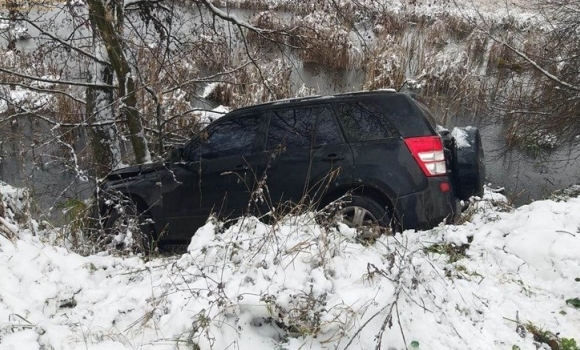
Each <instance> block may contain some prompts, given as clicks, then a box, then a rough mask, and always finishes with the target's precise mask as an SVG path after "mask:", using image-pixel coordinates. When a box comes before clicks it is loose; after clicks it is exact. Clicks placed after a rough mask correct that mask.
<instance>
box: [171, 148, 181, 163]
mask: <svg viewBox="0 0 580 350" xmlns="http://www.w3.org/2000/svg"><path fill="white" fill-rule="evenodd" d="M170 160H171V162H172V163H178V162H181V161H182V160H183V147H178V148H176V149H174V150H173V151H171V158H170Z"/></svg>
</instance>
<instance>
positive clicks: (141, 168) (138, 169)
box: [106, 162, 166, 180]
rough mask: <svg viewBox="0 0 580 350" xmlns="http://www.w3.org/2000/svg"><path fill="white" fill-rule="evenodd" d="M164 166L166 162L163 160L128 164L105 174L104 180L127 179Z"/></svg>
mask: <svg viewBox="0 0 580 350" xmlns="http://www.w3.org/2000/svg"><path fill="white" fill-rule="evenodd" d="M165 167H166V164H165V163H163V162H158V163H147V164H140V165H134V166H129V167H126V168H121V169H117V170H113V171H111V172H110V173H109V174H108V175H107V177H106V180H121V179H127V178H130V177H134V176H137V175H141V174H147V173H151V172H154V171H157V170H159V169H162V168H165Z"/></svg>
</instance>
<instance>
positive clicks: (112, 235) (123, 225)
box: [105, 204, 154, 253]
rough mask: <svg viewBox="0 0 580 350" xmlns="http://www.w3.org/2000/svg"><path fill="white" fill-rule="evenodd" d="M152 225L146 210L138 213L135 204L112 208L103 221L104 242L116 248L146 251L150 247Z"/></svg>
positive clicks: (149, 249)
mask: <svg viewBox="0 0 580 350" xmlns="http://www.w3.org/2000/svg"><path fill="white" fill-rule="evenodd" d="M153 232H154V230H153V225H152V222H151V218H150V217H149V215H148V214H147V213H146V212H142V213H138V210H137V208H136V207H135V205H132V204H131V205H125V206H122V207H119V208H115V209H113V210H112V212H111V214H110V215H109V217H108V218H107V221H106V223H105V234H106V236H107V239H106V242H109V244H108V245H109V247H111V248H113V249H118V250H130V251H133V252H142V253H148V252H150V251H151V249H152V242H153Z"/></svg>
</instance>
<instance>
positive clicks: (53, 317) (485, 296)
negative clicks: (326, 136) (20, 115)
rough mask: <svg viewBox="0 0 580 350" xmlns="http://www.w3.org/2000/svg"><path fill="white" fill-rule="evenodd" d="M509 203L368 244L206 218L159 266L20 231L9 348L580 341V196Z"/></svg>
mask: <svg viewBox="0 0 580 350" xmlns="http://www.w3.org/2000/svg"><path fill="white" fill-rule="evenodd" d="M1 191H2V193H3V196H4V201H5V202H6V201H8V202H10V201H12V202H18V200H16V199H14V197H15V195H14V193H16V192H15V191H14V190H12V192H11V190H10V188H9V187H7V186H3V187H2V189H1ZM492 197H495V198H494V200H492ZM503 201H504V198H503V197H502V196H499V195H494V194H491V193H487V195H486V198H485V200H483V201H481V202H478V203H476V204H475V205H474V206H472V210H471V211H470V213H469V215H470V216H471V219H470V220H469V221H468V222H466V223H465V224H463V225H459V226H442V227H438V228H436V229H433V230H430V231H421V232H413V231H406V232H404V233H403V234H402V235H401V234H399V235H397V236H395V237H383V238H381V239H379V240H378V241H377V242H375V243H374V244H371V245H366V246H365V245H361V244H359V243H356V242H355V239H354V238H355V235H356V233H355V232H354V231H353V230H351V229H349V228H347V227H345V226H343V225H338V227H324V226H320V225H318V224H316V222H315V219H314V215H305V216H300V217H290V218H287V219H285V220H283V221H282V222H279V223H278V224H276V225H274V226H269V225H265V224H262V223H260V222H259V221H257V220H256V219H254V218H246V219H244V220H242V221H240V222H239V223H237V224H236V225H234V226H232V227H230V228H229V229H227V230H223V229H220V228H219V224H218V223H216V222H209V223H208V224H207V225H206V226H204V227H203V228H201V229H200V230H199V231H198V232H197V233H196V235H195V236H194V238H193V239H192V242H191V245H190V247H189V252H188V253H187V254H184V255H183V256H179V257H173V258H155V259H152V260H150V261H148V262H145V261H143V260H142V259H141V258H139V257H114V256H106V255H104V254H103V255H101V256H88V257H83V256H79V255H77V254H75V253H72V252H70V251H67V250H65V249H64V248H60V247H55V246H51V245H49V244H47V243H43V240H42V239H40V238H39V237H38V236H33V235H32V234H31V233H30V231H29V230H28V229H25V228H22V227H21V228H20V229H19V232H18V234H19V237H20V238H19V239H18V240H17V242H16V244H13V243H11V242H10V241H8V240H7V239H5V238H4V237H0V278H1V279H0V349H2V350H4V349H152V348H155V349H176V348H178V349H253V350H260V349H327V348H329V349H375V348H377V349H405V348H412V349H518V348H519V349H536V348H537V346H536V345H537V344H538V343H535V342H534V339H533V335H532V334H531V332H530V330H533V329H534V328H533V327H536V328H537V329H540V330H542V331H550V332H552V333H558V336H559V337H560V338H561V339H563V338H566V339H568V340H571V339H575V340H576V341H578V342H580V309H577V308H574V307H573V306H572V305H570V304H567V303H566V300H569V299H574V298H578V297H580V282H578V281H575V279H577V278H579V277H580V199H579V198H569V199H566V200H562V201H558V202H556V201H539V202H535V203H532V204H531V205H527V206H523V207H520V208H518V209H515V210H513V211H511V210H508V207H507V206H506V205H505V204H504V203H503ZM498 203H499V204H498ZM12 206H14V205H12ZM8 214H10V210H8ZM7 218H8V219H10V215H7ZM452 244H453V245H452ZM462 251H463V252H464V253H465V254H462ZM440 253H443V254H440ZM530 325H531V326H530ZM532 326H533V327H532ZM514 346H516V347H514ZM543 346H547V345H545V344H544V345H543ZM544 348H545V347H544ZM572 349H573V348H572Z"/></svg>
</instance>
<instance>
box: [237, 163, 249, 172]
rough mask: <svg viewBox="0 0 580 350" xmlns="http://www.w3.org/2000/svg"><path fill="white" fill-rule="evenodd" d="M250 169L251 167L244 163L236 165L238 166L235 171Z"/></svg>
mask: <svg viewBox="0 0 580 350" xmlns="http://www.w3.org/2000/svg"><path fill="white" fill-rule="evenodd" d="M248 170H250V167H249V166H247V165H243V164H240V165H236V167H235V168H234V171H248Z"/></svg>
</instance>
